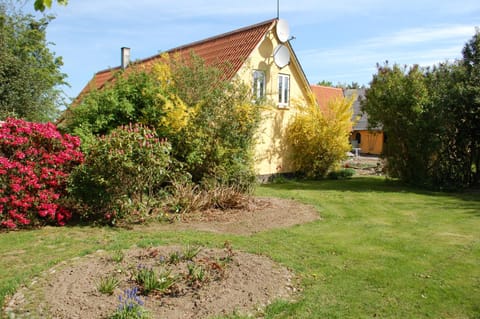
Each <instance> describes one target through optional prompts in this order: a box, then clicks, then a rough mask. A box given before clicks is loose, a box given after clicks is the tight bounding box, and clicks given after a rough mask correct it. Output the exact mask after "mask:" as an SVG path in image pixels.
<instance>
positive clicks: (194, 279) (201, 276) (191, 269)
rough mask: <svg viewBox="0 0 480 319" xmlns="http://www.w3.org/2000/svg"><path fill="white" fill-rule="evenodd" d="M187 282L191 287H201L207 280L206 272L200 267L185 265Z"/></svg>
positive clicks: (190, 264)
mask: <svg viewBox="0 0 480 319" xmlns="http://www.w3.org/2000/svg"><path fill="white" fill-rule="evenodd" d="M187 270H188V273H187V280H188V282H189V283H190V284H191V285H197V286H198V285H201V284H202V283H203V282H205V281H207V280H208V272H207V271H206V270H205V268H204V267H203V266H202V265H197V264H195V263H193V262H189V263H187Z"/></svg>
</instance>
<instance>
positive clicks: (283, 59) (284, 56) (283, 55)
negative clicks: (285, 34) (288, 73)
mask: <svg viewBox="0 0 480 319" xmlns="http://www.w3.org/2000/svg"><path fill="white" fill-rule="evenodd" d="M273 60H274V61H275V64H276V65H277V66H278V67H279V68H280V69H281V68H283V67H285V66H287V65H288V64H289V63H290V51H289V50H288V48H287V47H286V46H284V45H283V44H279V45H277V47H276V48H275V50H274V51H273Z"/></svg>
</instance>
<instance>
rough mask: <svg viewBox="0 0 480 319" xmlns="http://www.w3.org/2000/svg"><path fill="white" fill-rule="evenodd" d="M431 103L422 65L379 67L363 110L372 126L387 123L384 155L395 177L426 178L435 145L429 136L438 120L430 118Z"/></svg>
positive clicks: (384, 125) (407, 178)
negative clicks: (429, 105)
mask: <svg viewBox="0 0 480 319" xmlns="http://www.w3.org/2000/svg"><path fill="white" fill-rule="evenodd" d="M385 92H388V94H385ZM428 102H429V95H428V88H427V86H426V84H425V81H424V75H423V72H422V70H421V69H420V68H419V67H418V66H413V67H411V68H409V69H407V68H406V67H403V68H402V67H400V66H398V65H396V64H395V65H393V67H390V66H389V65H388V64H385V65H384V66H378V73H377V74H376V75H374V77H373V80H372V82H371V83H370V89H369V90H367V92H366V99H365V100H364V104H363V111H365V112H366V113H368V115H369V125H370V126H372V127H375V126H381V125H383V130H384V132H385V134H386V135H387V137H388V143H387V145H386V147H385V150H384V154H385V156H386V158H387V160H388V172H389V174H390V175H391V176H393V177H399V178H401V179H402V180H405V181H407V182H411V181H424V180H425V177H426V175H427V172H426V167H425V166H424V165H422V163H424V162H425V161H426V160H427V158H428V157H429V155H430V154H431V150H432V149H434V148H435V145H433V144H432V143H430V139H429V136H430V135H431V134H432V130H433V129H434V128H435V125H434V124H435V123H432V121H430V120H429V119H428V112H427V111H428V110H427V105H428Z"/></svg>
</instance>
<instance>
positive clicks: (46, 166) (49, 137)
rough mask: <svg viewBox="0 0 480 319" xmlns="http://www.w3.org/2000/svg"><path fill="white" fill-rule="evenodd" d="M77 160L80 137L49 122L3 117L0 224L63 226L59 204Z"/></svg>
mask: <svg viewBox="0 0 480 319" xmlns="http://www.w3.org/2000/svg"><path fill="white" fill-rule="evenodd" d="M82 161H83V154H82V153H81V152H80V140H79V139H78V138H77V137H74V136H70V135H68V134H65V135H62V134H61V133H60V132H59V131H58V130H57V128H56V127H55V125H53V124H51V123H31V122H26V121H23V120H19V119H12V118H9V119H7V120H6V121H5V122H2V123H0V225H1V227H3V228H5V227H6V228H16V227H22V226H27V225H30V226H35V225H43V224H46V223H53V224H57V225H64V224H65V223H66V222H67V221H68V220H69V219H70V218H71V217H72V214H71V212H70V211H69V210H68V209H67V208H65V207H63V206H62V205H61V199H62V196H64V195H65V194H66V184H67V179H68V176H69V173H70V172H71V170H72V169H73V168H74V167H75V166H77V165H78V164H80V163H81V162H82Z"/></svg>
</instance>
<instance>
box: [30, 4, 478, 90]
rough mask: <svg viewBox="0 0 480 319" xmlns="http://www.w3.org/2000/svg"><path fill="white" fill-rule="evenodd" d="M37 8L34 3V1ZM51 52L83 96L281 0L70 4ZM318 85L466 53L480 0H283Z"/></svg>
mask: <svg viewBox="0 0 480 319" xmlns="http://www.w3.org/2000/svg"><path fill="white" fill-rule="evenodd" d="M29 5H30V6H32V3H29ZM48 13H53V14H55V15H56V16H57V18H56V19H55V20H54V21H53V22H52V23H51V24H50V25H49V27H48V29H47V36H48V40H49V41H51V42H53V43H55V45H54V46H52V50H53V51H54V52H56V55H57V56H62V57H63V60H64V64H65V65H64V67H63V72H65V73H66V74H67V75H68V80H67V81H68V82H69V83H70V85H71V88H66V89H65V92H66V93H67V95H68V96H70V97H74V96H76V95H77V94H78V93H79V92H80V90H81V89H82V88H83V87H84V86H85V85H86V84H87V82H88V81H89V80H90V79H91V78H92V76H93V74H94V73H95V72H97V71H100V70H103V69H106V68H109V67H115V66H118V65H119V64H120V48H121V47H122V46H127V47H130V48H131V49H132V52H131V55H132V59H134V60H135V59H142V58H146V57H149V56H152V55H155V54H157V53H158V52H161V51H165V50H168V49H171V48H173V47H176V46H179V45H183V44H187V43H190V42H193V41H197V40H201V39H204V38H206V37H210V36H214V35H217V34H221V33H224V32H228V31H231V30H234V29H237V28H240V27H244V26H248V25H251V24H255V23H258V22H261V21H264V20H267V19H271V18H274V17H276V14H277V0H264V1H259V0H242V1H238V0H236V1H230V0H212V1H206V0H196V1H193V0H175V1H165V0H128V1H127V0H100V1H99V0H69V4H68V6H66V7H63V6H57V5H54V7H53V8H52V9H51V10H49V11H48ZM280 18H282V19H285V20H287V21H288V23H289V25H290V31H291V34H292V35H293V36H295V39H294V40H292V41H291V44H292V46H293V48H294V50H295V53H296V55H297V57H298V59H299V60H300V63H301V65H302V67H303V69H304V71H305V74H306V75H307V78H308V80H309V81H310V83H316V82H318V81H321V80H328V81H331V82H333V83H334V84H335V83H338V82H341V83H351V82H352V81H354V82H358V83H359V84H368V83H369V82H370V81H371V79H372V74H374V73H375V71H376V68H375V65H376V63H377V62H379V63H383V62H384V61H386V60H388V61H389V62H390V63H394V62H396V63H399V64H407V65H411V64H415V63H416V64H420V65H424V66H427V65H433V64H436V63H439V62H444V61H446V60H449V61H453V60H455V59H457V58H460V57H461V50H462V48H463V46H464V44H465V43H466V42H467V41H468V40H469V39H470V38H471V37H472V36H473V35H474V33H475V26H480V1H478V0H457V1H446V0H415V1H414V0H403V1H384V0H341V1H340V0H337V1H323V0H318V1H314V0H280Z"/></svg>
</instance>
